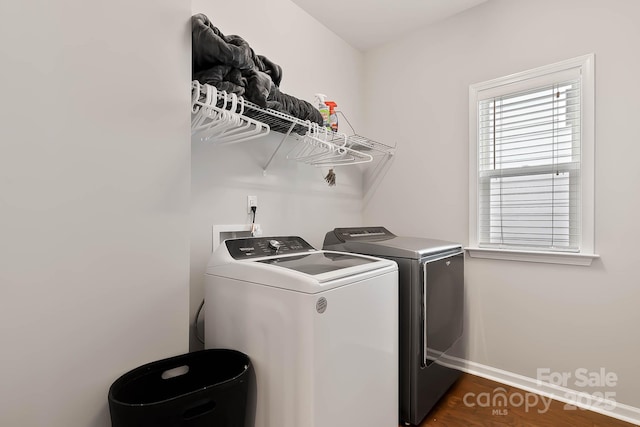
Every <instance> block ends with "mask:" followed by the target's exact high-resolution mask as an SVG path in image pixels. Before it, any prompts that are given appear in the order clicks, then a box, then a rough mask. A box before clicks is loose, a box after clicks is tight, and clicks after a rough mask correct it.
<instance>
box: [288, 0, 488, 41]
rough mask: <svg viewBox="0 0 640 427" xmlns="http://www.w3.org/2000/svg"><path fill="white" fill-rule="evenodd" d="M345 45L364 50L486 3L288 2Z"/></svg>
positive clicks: (405, 0)
mask: <svg viewBox="0 0 640 427" xmlns="http://www.w3.org/2000/svg"><path fill="white" fill-rule="evenodd" d="M292 1H293V2H294V3H296V4H297V5H298V6H300V7H301V8H302V9H304V10H305V11H306V12H307V13H309V14H310V15H311V16H313V17H314V18H316V19H317V20H318V21H320V22H321V23H322V24H323V25H325V26H326V27H327V28H329V29H330V30H331V31H333V32H334V33H336V34H337V35H338V36H340V37H342V39H344V40H345V41H346V42H347V43H349V44H350V45H352V46H353V47H355V48H358V49H360V50H368V49H371V48H373V47H376V46H379V45H381V44H383V43H385V42H387V41H391V40H394V39H397V38H399V37H402V36H404V35H406V34H408V33H410V32H412V31H415V30H417V29H419V28H421V27H424V26H427V25H429V24H433V23H435V22H438V21H441V20H443V19H446V18H448V17H450V16H452V15H455V14H457V13H460V12H462V11H463V10H466V9H469V8H471V7H474V6H477V5H479V4H481V3H484V2H486V1H487V0H321V1H318V0H292Z"/></svg>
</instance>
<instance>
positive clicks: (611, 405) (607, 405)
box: [440, 356, 640, 425]
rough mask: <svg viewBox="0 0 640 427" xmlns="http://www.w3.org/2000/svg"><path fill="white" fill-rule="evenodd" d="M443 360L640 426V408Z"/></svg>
mask: <svg viewBox="0 0 640 427" xmlns="http://www.w3.org/2000/svg"><path fill="white" fill-rule="evenodd" d="M440 361H441V364H442V365H445V366H449V367H452V368H455V369H459V370H461V371H463V372H466V373H469V374H472V375H477V376H479V377H482V378H486V379H489V380H492V381H496V382H498V383H501V384H505V385H508V386H512V387H516V388H519V389H521V390H524V391H527V392H531V393H536V394H539V395H541V396H544V397H548V398H551V399H554V400H558V401H560V402H564V403H566V404H567V405H568V406H570V407H579V408H582V409H587V410H590V411H593V412H597V413H600V414H602V415H606V416H608V417H612V418H616V419H619V420H622V421H626V422H628V423H631V424H635V425H640V408H636V407H633V406H630V405H625V404H622V403H619V402H615V401H612V400H605V399H602V398H597V397H592V396H589V397H588V398H587V399H581V398H579V397H580V396H587V395H586V394H585V393H584V392H581V391H576V390H571V389H569V388H567V387H561V386H557V385H554V384H551V383H545V382H542V381H538V380H537V379H534V378H529V377H525V376H523V375H519V374H515V373H513V372H509V371H504V370H502V369H497V368H493V367H491V366H486V365H482V364H480V363H476V362H472V361H469V360H464V359H459V358H456V357H451V356H444V357H443V358H441V359H440ZM576 397H578V398H576ZM585 401H586V402H585Z"/></svg>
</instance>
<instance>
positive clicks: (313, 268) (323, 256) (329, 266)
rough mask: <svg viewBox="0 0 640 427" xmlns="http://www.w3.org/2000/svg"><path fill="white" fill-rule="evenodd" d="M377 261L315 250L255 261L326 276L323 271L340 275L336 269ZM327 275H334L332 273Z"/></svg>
mask: <svg viewBox="0 0 640 427" xmlns="http://www.w3.org/2000/svg"><path fill="white" fill-rule="evenodd" d="M377 261H378V260H376V259H374V258H364V257H358V256H353V255H351V254H347V253H340V252H322V251H316V252H312V253H308V254H303V255H294V256H283V257H276V258H267V259H262V260H258V261H256V262H262V263H264V264H269V265H274V266H277V267H282V268H288V269H291V270H295V271H299V272H301V273H305V274H309V275H311V276H320V275H324V276H327V275H326V274H325V273H329V272H332V273H334V272H337V273H338V275H341V274H340V272H339V271H338V270H344V269H346V268H350V267H356V266H361V265H366V264H372V263H375V262H377ZM368 269H369V268H367V270H368ZM329 276H333V277H335V275H333V274H332V275H329ZM341 276H342V275H341Z"/></svg>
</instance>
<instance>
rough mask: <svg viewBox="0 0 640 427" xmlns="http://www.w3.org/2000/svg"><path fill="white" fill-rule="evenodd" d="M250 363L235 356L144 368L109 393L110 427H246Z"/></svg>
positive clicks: (189, 357)
mask: <svg viewBox="0 0 640 427" xmlns="http://www.w3.org/2000/svg"><path fill="white" fill-rule="evenodd" d="M250 367H251V361H250V360H249V357H247V355H245V354H243V353H240V352H239V351H235V350H225V349H212V350H201V351H196V352H193V353H187V354H183V355H180V356H176V357H171V358H169V359H163V360H159V361H156V362H152V363H148V364H146V365H142V366H140V367H138V368H136V369H134V370H132V371H130V372H127V373H126V374H124V375H123V376H121V377H120V378H118V379H117V380H116V381H115V382H114V383H113V384H112V385H111V388H110V389H109V411H110V413H111V425H112V426H113V427H178V426H180V427H205V426H207V427H245V418H246V406H247V391H248V378H249V369H250Z"/></svg>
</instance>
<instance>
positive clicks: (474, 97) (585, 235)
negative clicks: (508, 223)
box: [465, 54, 599, 265]
mask: <svg viewBox="0 0 640 427" xmlns="http://www.w3.org/2000/svg"><path fill="white" fill-rule="evenodd" d="M576 69H577V70H578V71H579V72H580V75H581V109H582V111H581V119H580V120H581V125H580V129H581V158H580V161H581V162H580V175H581V186H582V188H581V217H580V219H579V223H580V224H581V231H580V245H579V252H556V251H544V250H536V249H530V250H529V249H526V250H521V249H508V248H492V247H480V246H479V236H478V233H479V223H478V221H479V203H478V202H479V200H478V192H479V184H480V182H479V176H478V162H479V158H478V149H479V129H478V127H479V124H478V106H479V102H478V101H479V100H480V99H486V98H487V97H489V96H499V95H502V94H510V93H516V92H519V91H522V90H526V89H530V88H535V87H539V86H542V85H545V84H549V83H555V82H562V81H563V80H564V79H566V75H567V74H569V73H575V72H576ZM594 178H595V75H594V54H588V55H584V56H580V57H577V58H573V59H569V60H566V61H562V62H558V63H555V64H551V65H547V66H543V67H539V68H535V69H532V70H528V71H523V72H520V73H516V74H512V75H509V76H505V77H501V78H497V79H493V80H489V81H486V82H482V83H476V84H472V85H470V86H469V246H468V247H467V248H465V249H466V250H467V253H468V254H469V256H471V257H474V258H491V259H503V260H516V261H531V262H544V263H553V264H572V265H590V264H591V262H592V261H593V259H596V258H598V257H599V256H598V255H596V254H595V221H594V220H595V214H594V213H595V179H594Z"/></svg>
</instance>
